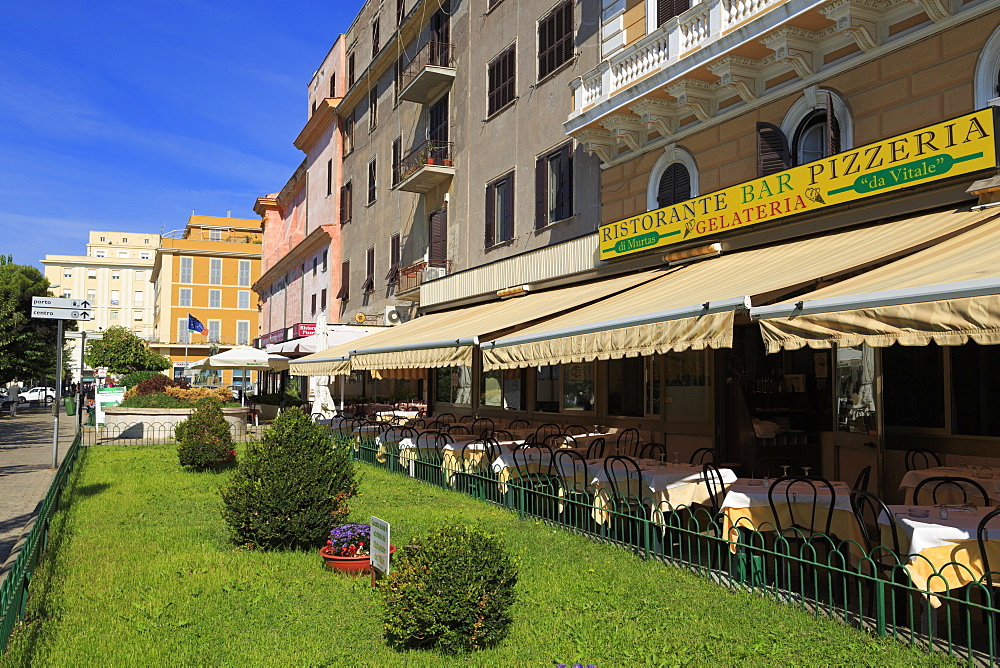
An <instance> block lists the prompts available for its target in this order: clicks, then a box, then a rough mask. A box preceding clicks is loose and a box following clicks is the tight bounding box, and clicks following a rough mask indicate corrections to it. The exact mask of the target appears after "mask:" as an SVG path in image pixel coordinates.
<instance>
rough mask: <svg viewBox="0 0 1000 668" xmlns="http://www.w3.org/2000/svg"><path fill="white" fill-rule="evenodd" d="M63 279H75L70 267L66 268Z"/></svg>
mask: <svg viewBox="0 0 1000 668" xmlns="http://www.w3.org/2000/svg"><path fill="white" fill-rule="evenodd" d="M63 278H73V269H72V268H70V267H64V268H63Z"/></svg>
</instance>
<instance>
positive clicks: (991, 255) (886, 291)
mask: <svg viewBox="0 0 1000 668" xmlns="http://www.w3.org/2000/svg"><path fill="white" fill-rule="evenodd" d="M980 215H981V216H982V218H983V219H984V220H987V222H985V223H984V224H983V225H980V226H978V227H976V228H974V229H972V230H969V231H966V232H964V233H962V234H960V235H958V236H956V237H954V238H951V239H948V240H947V241H944V242H942V243H940V244H938V245H936V246H934V247H933V248H930V249H928V250H925V251H922V252H920V253H916V254H914V255H910V256H908V257H905V258H903V259H900V260H897V261H895V262H892V263H889V264H887V265H885V266H882V267H879V268H877V269H873V270H871V271H869V272H866V273H864V274H861V275H859V276H856V277H854V278H851V279H848V280H845V281H843V282H841V283H837V284H836V285H832V286H829V287H826V288H823V289H821V290H816V291H815V292H812V293H810V294H807V295H804V296H803V297H801V298H800V299H798V300H796V302H795V303H791V304H779V305H775V306H769V307H763V308H761V309H753V310H752V311H751V313H752V315H754V316H755V317H759V318H761V320H760V326H761V332H762V334H763V336H764V341H765V343H766V345H767V350H768V352H777V351H779V350H781V349H782V348H784V349H786V350H796V349H799V348H802V347H804V346H809V347H811V348H829V347H831V346H832V345H834V344H836V345H838V346H854V345H858V344H860V343H867V344H868V345H871V346H876V347H884V346H890V345H892V344H893V343H899V344H901V345H904V346H922V345H927V344H929V343H930V342H932V341H933V342H935V343H937V344H938V345H963V344H965V343H967V342H968V341H969V339H972V340H973V341H975V342H976V343H980V344H993V345H995V344H1000V212H998V211H997V210H996V209H987V210H984V211H983V212H982V214H980Z"/></svg>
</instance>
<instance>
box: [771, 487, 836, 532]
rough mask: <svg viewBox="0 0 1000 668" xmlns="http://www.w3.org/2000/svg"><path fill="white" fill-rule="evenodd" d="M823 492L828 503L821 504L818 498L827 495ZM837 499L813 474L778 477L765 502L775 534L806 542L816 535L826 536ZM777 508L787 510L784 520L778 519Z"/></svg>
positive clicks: (829, 488)
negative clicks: (776, 532)
mask: <svg viewBox="0 0 1000 668" xmlns="http://www.w3.org/2000/svg"><path fill="white" fill-rule="evenodd" d="M779 487H780V489H779ZM823 492H826V493H827V494H828V495H829V501H827V500H826V499H824V502H823V503H822V504H821V502H820V497H821V496H824V497H825V496H826V494H823ZM836 498H837V491H836V490H835V489H834V487H833V484H832V483H831V482H830V481H829V480H827V479H826V478H823V477H820V476H816V475H793V476H788V477H787V478H778V479H777V480H775V481H774V482H772V483H771V486H770V487H768V489H767V503H768V505H770V506H771V515H772V517H774V521H775V526H776V528H777V530H778V534H779V535H781V536H783V537H786V538H804V539H807V540H808V539H810V538H811V537H812V536H814V535H816V534H822V535H824V536H829V535H830V526H831V522H832V521H833V508H834V504H835V501H836ZM779 506H783V507H784V508H785V509H787V511H788V513H787V514H788V519H787V520H786V521H782V519H781V514H780V513H779V512H778V508H779ZM804 510H805V511H806V512H804Z"/></svg>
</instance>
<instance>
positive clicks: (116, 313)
mask: <svg viewBox="0 0 1000 668" xmlns="http://www.w3.org/2000/svg"><path fill="white" fill-rule="evenodd" d="M119 313H120V311H119V310H118V309H116V308H113V309H111V310H110V311H108V319H109V320H118V316H119Z"/></svg>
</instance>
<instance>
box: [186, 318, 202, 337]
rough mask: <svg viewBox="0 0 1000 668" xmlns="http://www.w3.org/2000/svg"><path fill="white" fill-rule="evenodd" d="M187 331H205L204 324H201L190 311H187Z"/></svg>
mask: <svg viewBox="0 0 1000 668" xmlns="http://www.w3.org/2000/svg"><path fill="white" fill-rule="evenodd" d="M188 331H189V332H198V333H199V334H201V333H202V332H204V331H205V325H203V324H201V321H200V320H198V318H196V317H194V316H193V315H191V314H190V313H188Z"/></svg>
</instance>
